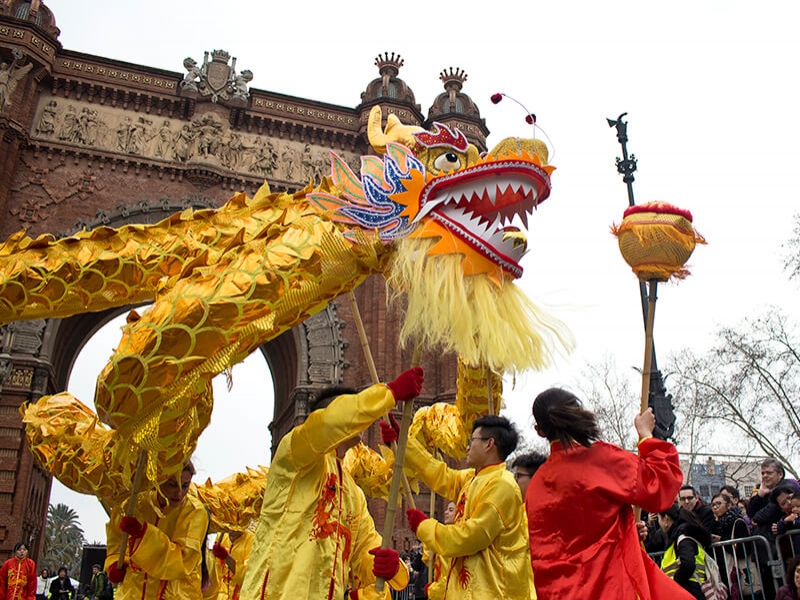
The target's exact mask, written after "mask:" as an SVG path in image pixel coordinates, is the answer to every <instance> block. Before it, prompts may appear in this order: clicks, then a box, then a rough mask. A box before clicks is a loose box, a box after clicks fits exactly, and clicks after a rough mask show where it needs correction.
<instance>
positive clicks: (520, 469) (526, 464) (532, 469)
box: [511, 452, 547, 499]
mask: <svg viewBox="0 0 800 600" xmlns="http://www.w3.org/2000/svg"><path fill="white" fill-rule="evenodd" d="M546 460H547V456H545V455H544V454H542V453H540V452H528V453H526V454H520V455H519V456H517V457H516V458H515V459H514V460H513V462H512V463H511V468H512V469H513V470H514V479H515V480H516V481H517V485H518V486H519V489H520V491H521V492H522V498H523V499H524V498H525V492H526V491H527V489H528V484H529V483H530V482H531V478H532V477H533V476H534V474H535V473H536V471H538V470H539V467H541V466H542V465H543V464H544V463H545V461H546Z"/></svg>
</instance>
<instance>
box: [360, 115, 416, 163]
mask: <svg viewBox="0 0 800 600" xmlns="http://www.w3.org/2000/svg"><path fill="white" fill-rule="evenodd" d="M381 118H382V113H381V107H380V106H373V107H372V110H370V111H369V119H368V121H367V139H369V144H370V146H372V149H373V150H375V152H377V153H379V154H385V153H386V145H387V144H388V143H389V142H399V143H400V144H403V145H404V146H406V147H408V148H411V149H412V150H414V149H415V148H416V147H417V141H416V140H415V139H414V134H415V133H416V132H418V131H424V129H422V127H416V126H414V125H403V124H402V123H401V122H400V119H398V118H397V115H395V114H390V115H389V116H388V118H387V119H386V130H385V131H384V130H382V129H381Z"/></svg>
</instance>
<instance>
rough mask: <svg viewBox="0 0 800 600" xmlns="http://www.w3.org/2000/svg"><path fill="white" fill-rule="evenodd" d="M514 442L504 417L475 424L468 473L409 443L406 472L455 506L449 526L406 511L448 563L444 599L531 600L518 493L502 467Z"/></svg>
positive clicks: (428, 544)
mask: <svg viewBox="0 0 800 600" xmlns="http://www.w3.org/2000/svg"><path fill="white" fill-rule="evenodd" d="M517 438H518V436H517V432H516V431H515V429H514V427H513V425H512V424H511V423H510V422H509V421H508V419H506V418H505V417H500V416H496V415H489V416H485V417H481V418H479V419H476V420H475V421H474V423H473V430H472V437H471V438H470V441H469V447H468V450H467V464H468V465H470V467H472V468H470V469H464V470H456V469H451V468H449V467H448V466H447V465H446V464H445V463H444V462H442V461H440V460H437V459H435V458H433V457H432V456H431V455H430V454H429V453H428V451H427V450H426V449H425V448H424V446H422V444H420V443H419V442H418V441H417V440H415V439H410V440H409V441H408V450H407V454H406V460H407V464H408V466H409V467H410V468H411V469H412V470H413V471H414V473H415V474H416V475H417V476H418V477H419V479H420V480H421V481H423V482H424V483H425V484H426V485H427V486H428V487H430V488H431V489H432V490H433V491H435V492H436V493H437V494H440V495H441V496H444V497H445V498H449V499H452V500H455V501H456V515H455V519H454V521H453V524H452V525H443V524H441V523H439V522H438V521H436V519H429V518H427V517H426V515H425V513H423V512H422V511H420V510H417V509H410V510H408V511H407V515H408V522H409V525H410V526H411V529H412V530H413V531H414V532H415V533H416V535H417V537H418V538H419V539H420V541H421V542H422V543H423V544H425V546H426V547H428V548H430V549H431V551H433V552H435V553H436V554H438V555H440V556H442V557H443V558H444V559H445V561H446V562H449V563H450V570H449V572H448V574H447V578H446V580H445V581H444V588H445V589H444V596H443V597H444V598H445V599H446V600H456V599H458V600H460V599H472V598H476V599H477V598H507V599H514V600H529V599H530V598H535V597H536V592H535V590H534V588H533V572H532V571H531V563H530V560H531V559H530V549H529V546H528V532H527V528H526V523H525V519H524V518H523V511H524V507H523V503H522V494H521V493H520V491H519V486H518V485H517V483H516V482H515V481H514V477H513V475H512V474H511V473H510V472H509V471H508V470H507V469H506V465H505V462H504V461H505V459H506V457H507V456H508V455H509V454H511V452H513V451H514V449H515V448H516V447H517Z"/></svg>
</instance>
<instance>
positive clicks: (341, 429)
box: [241, 367, 424, 600]
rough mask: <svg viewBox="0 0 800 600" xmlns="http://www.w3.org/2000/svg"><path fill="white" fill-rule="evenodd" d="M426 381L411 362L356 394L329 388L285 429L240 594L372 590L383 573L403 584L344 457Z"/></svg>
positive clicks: (405, 577)
mask: <svg viewBox="0 0 800 600" xmlns="http://www.w3.org/2000/svg"><path fill="white" fill-rule="evenodd" d="M423 381H424V372H423V370H422V368H421V367H414V368H411V369H409V370H407V371H404V372H403V373H401V374H400V375H399V376H398V377H397V378H396V379H394V381H391V382H389V383H379V384H375V385H372V386H370V387H368V388H367V389H365V390H363V391H361V392H359V393H344V394H342V393H339V392H340V391H341V390H337V389H336V388H328V389H327V390H323V392H322V393H321V394H320V396H318V398H317V400H318V402H319V403H322V402H325V401H327V400H329V399H330V398H331V397H332V396H335V397H334V398H333V400H332V401H331V402H330V404H328V405H327V406H325V408H321V409H319V410H315V411H313V412H312V413H311V414H310V415H309V416H308V418H307V419H306V420H305V422H303V423H301V424H300V425H297V426H296V427H295V428H294V429H292V430H291V431H290V432H289V433H288V434H286V436H284V438H283V439H282V440H281V441H280V444H278V448H277V450H276V451H275V454H274V456H273V458H272V465H271V466H270V469H269V477H267V487H266V490H265V491H264V503H263V506H262V508H261V515H260V516H259V520H258V525H257V527H256V531H255V533H254V535H255V541H254V542H253V548H252V550H251V551H250V558H249V559H248V562H247V573H246V574H245V576H244V582H243V584H242V592H241V596H242V597H243V598H246V599H247V600H253V599H255V598H269V599H270V600H278V599H285V600H294V599H300V598H309V599H311V598H343V597H344V595H345V592H346V590H347V589H348V587H349V588H350V589H351V590H353V591H355V592H356V593H358V592H359V591H360V590H362V589H364V590H366V589H367V588H371V589H372V590H374V584H375V581H376V578H378V577H380V578H382V579H384V580H386V583H388V584H389V586H390V587H391V588H392V589H394V590H404V589H405V588H406V586H407V585H408V581H409V574H408V570H407V569H406V567H405V564H403V563H402V561H401V560H400V556H399V555H398V553H397V552H396V551H395V550H393V549H392V548H381V547H380V546H381V535H380V534H379V533H378V532H377V531H376V530H375V523H374V521H373V520H372V516H371V515H370V514H369V512H368V510H367V500H366V497H365V496H364V492H363V491H361V488H359V487H358V485H356V482H355V481H354V480H353V477H352V476H351V475H350V474H349V473H348V472H347V471H346V470H344V469H343V468H342V462H341V461H342V458H343V457H344V455H345V453H346V452H347V450H348V449H350V448H352V447H353V446H355V445H356V444H358V443H359V442H360V441H361V433H362V432H363V431H364V430H365V429H367V428H368V427H369V426H370V425H372V424H373V423H374V422H375V421H376V420H378V419H379V418H380V417H381V416H383V415H385V414H386V413H388V412H389V411H390V410H391V409H392V408H394V406H395V405H396V403H398V402H406V401H411V400H412V399H413V398H415V397H416V396H417V395H418V394H419V392H420V390H421V388H422V384H423ZM323 406H324V405H323ZM365 595H366V594H365ZM363 597H364V596H362V598H363Z"/></svg>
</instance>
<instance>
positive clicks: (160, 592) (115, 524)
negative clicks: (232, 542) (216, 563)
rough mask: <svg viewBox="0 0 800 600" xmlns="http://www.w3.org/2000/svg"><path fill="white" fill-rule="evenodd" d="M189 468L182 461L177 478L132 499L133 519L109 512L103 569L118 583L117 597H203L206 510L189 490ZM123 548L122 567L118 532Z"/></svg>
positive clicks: (131, 599) (163, 599) (166, 599)
mask: <svg viewBox="0 0 800 600" xmlns="http://www.w3.org/2000/svg"><path fill="white" fill-rule="evenodd" d="M193 474H194V466H192V464H191V463H187V464H186V465H185V466H184V468H183V471H182V472H181V475H180V482H178V481H177V480H176V478H174V477H173V478H171V479H169V480H168V481H166V482H164V483H162V484H161V486H160V488H159V490H158V491H150V492H144V493H142V494H140V495H139V497H138V498H137V503H136V509H135V511H134V515H135V516H133V517H125V516H121V514H120V513H119V511H118V510H116V509H115V510H113V511H112V513H111V520H110V521H109V523H108V524H107V525H106V536H107V538H106V539H107V546H106V547H107V549H108V554H107V555H106V562H105V567H106V571H107V572H108V577H109V579H110V580H111V582H112V583H118V584H119V587H117V591H116V594H115V595H114V597H115V599H116V600H177V599H180V600H202V597H203V594H202V592H201V580H202V574H201V569H202V548H203V544H204V543H205V539H206V532H207V530H208V513H207V512H206V509H205V507H204V506H203V505H202V504H201V503H200V501H199V500H198V499H197V498H196V497H195V496H194V494H188V493H187V492H188V491H189V485H190V484H191V480H192V475H193ZM123 531H124V532H125V533H127V534H128V535H129V536H130V538H129V539H128V547H127V549H126V552H125V563H124V567H123V568H122V569H120V568H119V567H118V566H117V561H118V559H119V547H120V541H121V539H122V535H121V534H122V532H123Z"/></svg>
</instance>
